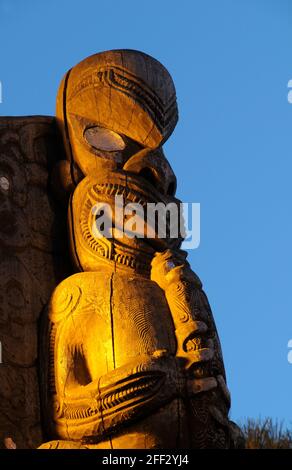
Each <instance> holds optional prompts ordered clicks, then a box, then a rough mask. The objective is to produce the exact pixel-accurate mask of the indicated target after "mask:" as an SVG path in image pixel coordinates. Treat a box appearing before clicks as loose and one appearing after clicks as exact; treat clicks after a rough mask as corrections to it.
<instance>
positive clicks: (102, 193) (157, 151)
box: [57, 50, 179, 270]
mask: <svg viewBox="0 0 292 470" xmlns="http://www.w3.org/2000/svg"><path fill="white" fill-rule="evenodd" d="M177 119H178V111H177V104H176V94H175V88H174V84H173V81H172V78H171V76H170V75H169V73H168V71H167V70H166V69H165V67H164V66H163V65H161V64H160V63H159V62H158V61H157V60H155V59H153V58H152V57H150V56H148V55H146V54H144V53H142V52H138V51H134V50H114V51H108V52H102V53H100V54H95V55H93V56H91V57H88V58H87V59H85V60H83V61H82V62H80V63H79V64H78V65H76V66H75V67H73V68H72V69H71V70H70V71H69V72H68V73H67V74H66V76H65V77H64V78H63V81H62V83H61V86H60V89H59V93H58V98H57V121H58V125H59V128H60V129H61V132H62V135H63V140H64V143H65V149H66V156H67V163H66V164H65V166H66V168H67V181H69V180H70V181H71V182H72V183H73V184H72V183H71V185H69V186H70V189H71V190H72V189H73V188H74V186H76V185H77V188H76V189H75V191H74V194H73V197H72V201H71V216H70V218H71V232H74V233H73V235H72V248H73V250H72V251H73V252H74V255H75V261H76V264H77V265H78V266H79V267H80V266H81V267H82V268H83V269H84V268H85V269H86V270H92V269H95V266H96V262H95V260H96V257H104V258H106V259H108V260H114V261H115V262H116V261H121V260H124V261H125V263H124V261H121V262H122V264H126V263H127V264H128V265H129V264H130V265H131V266H132V267H134V264H135V263H136V258H137V253H140V254H141V256H142V258H143V257H144V258H145V256H146V257H147V255H149V260H150V259H151V257H152V256H153V254H154V252H155V251H157V250H159V249H161V250H164V249H166V248H169V247H173V245H176V246H177V245H178V244H179V242H178V241H177V240H176V241H173V240H171V241H169V242H167V243H165V241H163V242H161V241H160V242H159V241H156V244H155V246H150V245H149V243H148V241H147V242H145V240H144V241H143V240H142V239H139V241H138V242H137V240H128V239H127V240H126V239H123V240H119V241H116V240H115V241H113V240H108V239H103V240H99V241H96V239H95V237H94V236H93V234H92V233H91V224H92V213H91V211H92V207H93V206H94V204H95V203H96V202H98V201H100V200H102V201H104V200H105V199H106V200H107V201H108V200H109V203H110V204H111V203H113V198H114V196H116V195H118V194H123V196H124V197H125V199H128V201H132V202H133V201H136V202H138V201H141V202H142V203H147V202H149V201H153V202H156V203H157V202H164V203H168V202H170V201H173V202H177V200H176V199H174V194H175V190H176V177H175V175H174V173H173V170H172V169H171V166H170V165H169V163H168V161H167V159H166V158H165V156H164V153H163V150H162V145H163V143H164V142H165V141H166V140H167V139H168V137H169V136H170V134H171V133H172V131H173V130H174V127H175V125H176V123H177ZM76 220H78V223H77V224H75V222H74V221H76ZM75 225H76V226H75ZM159 243H160V244H161V243H162V244H161V246H160V245H159ZM114 247H115V249H114ZM134 258H135V259H134Z"/></svg>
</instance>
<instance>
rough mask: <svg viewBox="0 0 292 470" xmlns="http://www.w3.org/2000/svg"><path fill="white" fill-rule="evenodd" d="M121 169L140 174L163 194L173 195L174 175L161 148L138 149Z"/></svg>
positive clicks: (174, 188) (174, 189) (174, 186)
mask: <svg viewBox="0 0 292 470" xmlns="http://www.w3.org/2000/svg"><path fill="white" fill-rule="evenodd" d="M123 170H125V171H128V172H131V173H135V174H137V175H140V176H141V177H142V178H144V179H145V180H146V181H147V182H148V183H150V184H152V186H154V187H155V188H156V189H157V190H158V191H159V192H160V193H162V194H164V195H168V196H174V195H175V191H176V176H175V174H174V172H173V170H172V168H171V166H170V164H169V163H168V161H167V159H166V158H165V155H164V153H163V150H162V148H159V149H156V150H151V149H143V150H140V152H138V153H136V154H135V155H133V156H132V157H131V158H129V160H127V162H126V163H125V165H124V166H123Z"/></svg>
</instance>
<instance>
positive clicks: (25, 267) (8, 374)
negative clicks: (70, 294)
mask: <svg viewBox="0 0 292 470" xmlns="http://www.w3.org/2000/svg"><path fill="white" fill-rule="evenodd" d="M58 158H59V149H58V145H57V136H56V128H55V119H54V118H51V117H43V116H34V117H7V118H6V117H1V118H0V292H1V293H0V296H1V306H0V341H1V345H2V364H1V365H0V446H1V447H5V443H4V440H5V439H6V438H8V437H10V438H11V439H12V440H13V441H14V442H15V443H16V446H17V448H31V447H36V446H38V445H39V444H40V443H41V442H42V439H43V437H42V432H41V425H40V405H39V386H38V370H37V361H38V357H37V356H38V354H37V351H38V320H39V317H40V314H41V312H42V310H43V307H44V306H45V305H46V303H47V302H48V299H49V297H50V295H51V292H52V290H53V288H54V287H55V285H56V284H57V283H58V282H59V281H60V280H61V279H62V278H63V277H65V275H66V274H67V272H66V265H67V264H68V262H67V259H65V258H64V256H65V255H64V253H66V250H64V249H62V243H66V235H65V227H66V211H63V209H62V208H60V206H58V205H56V204H55V202H54V200H53V198H52V197H51V191H50V186H49V174H50V172H51V169H52V167H53V165H54V164H55V162H56V161H57V159H58ZM64 235H65V236H64ZM61 253H62V255H61ZM6 442H7V441H6Z"/></svg>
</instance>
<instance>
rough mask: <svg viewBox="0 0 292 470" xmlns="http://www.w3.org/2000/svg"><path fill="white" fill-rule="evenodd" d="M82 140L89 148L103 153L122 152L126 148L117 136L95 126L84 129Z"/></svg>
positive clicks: (108, 130) (112, 132)
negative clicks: (83, 139)
mask: <svg viewBox="0 0 292 470" xmlns="http://www.w3.org/2000/svg"><path fill="white" fill-rule="evenodd" d="M84 138H85V140H86V142H87V143H88V144H89V145H91V147H94V148H95V149H96V150H102V151H104V152H117V151H122V150H124V148H125V147H126V144H125V142H124V140H123V138H122V137H121V136H120V135H119V134H117V133H116V132H114V131H111V130H110V129H105V128H104V127H98V126H95V127H89V128H87V129H85V131H84Z"/></svg>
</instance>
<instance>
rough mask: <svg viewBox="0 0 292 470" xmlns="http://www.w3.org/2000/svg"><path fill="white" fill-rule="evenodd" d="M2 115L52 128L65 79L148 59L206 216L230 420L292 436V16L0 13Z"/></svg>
mask: <svg viewBox="0 0 292 470" xmlns="http://www.w3.org/2000/svg"><path fill="white" fill-rule="evenodd" d="M0 44H1V48H0V50H1V53H0V81H1V83H2V87H3V102H2V104H0V114H1V115H32V114H46V115H51V114H54V108H55V97H56V92H57V87H58V84H59V82H60V80H61V78H62V76H63V74H64V73H65V72H66V71H67V69H68V68H70V67H71V66H72V65H75V64H76V63H77V62H79V61H80V60H82V59H83V58H85V57H87V56H88V55H90V54H93V53H95V52H99V51H102V50H107V49H116V48H131V49H140V50H142V51H144V52H147V53H148V54H150V55H152V56H154V57H155V58H157V59H159V60H160V61H161V62H162V63H163V64H164V65H165V66H166V67H167V68H168V69H169V71H170V72H171V74H172V76H173V78H174V81H175V84H176V88H177V95H178V103H179V109H180V121H179V124H178V126H177V129H176V130H175V132H174V134H173V135H172V137H171V138H170V140H169V141H168V142H167V144H166V146H165V149H166V154H167V156H168V159H169V161H170V162H171V165H172V167H173V168H174V170H175V172H176V174H177V177H178V182H179V184H178V193H177V194H178V196H179V197H180V199H182V200H183V201H185V202H200V204H201V244H200V247H199V248H198V249H197V250H193V251H191V252H190V255H189V258H190V262H191V264H192V267H193V269H194V271H195V272H197V273H198V275H199V276H200V278H201V279H202V281H203V283H204V286H205V290H206V292H207V294H208V297H209V300H210V303H211V305H212V308H213V312H214V316H215V319H216V322H217V326H218V329H219V333H220V337H221V341H222V346H223V352H224V358H225V365H226V369H227V377H228V384H229V387H230V389H231V392H232V410H231V417H232V418H233V419H234V420H242V419H243V418H245V417H247V416H249V417H258V416H262V417H264V416H272V417H274V418H279V419H284V420H285V421H286V423H287V424H290V423H291V422H292V407H291V396H292V364H289V363H288V361H287V354H288V348H287V343H288V340H289V339H290V338H292V289H291V285H292V259H291V245H292V222H291V212H292V211H291V208H292V185H291V180H292V105H291V104H289V103H288V100H287V93H288V88H287V83H288V81H289V79H292V56H291V44H292V3H291V1H289V0H274V1H272V0H265V1H264V0H237V1H234V0H233V1H232V0H221V1H220V2H219V1H216V0H213V1H208V0H201V1H198V0H180V1H173V0H160V1H157V0H155V1H154V0H147V2H138V1H137V0H135V1H134V0H124V1H118V0H111V2H106V1H104V2H99V1H96V0H83V1H80V0H78V1H77V0H50V1H49V0H47V1H45V0H26V1H25V2H24V1H21V0H0Z"/></svg>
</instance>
